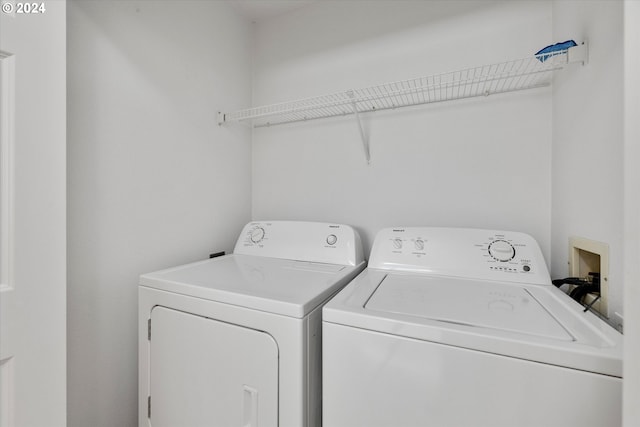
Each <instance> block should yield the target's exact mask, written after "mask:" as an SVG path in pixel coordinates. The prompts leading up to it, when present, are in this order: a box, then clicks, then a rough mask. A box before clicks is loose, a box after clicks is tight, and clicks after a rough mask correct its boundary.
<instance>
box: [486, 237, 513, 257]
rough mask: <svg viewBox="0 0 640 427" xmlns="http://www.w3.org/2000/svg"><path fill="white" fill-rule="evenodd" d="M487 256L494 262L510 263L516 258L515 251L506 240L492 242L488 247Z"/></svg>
mask: <svg viewBox="0 0 640 427" xmlns="http://www.w3.org/2000/svg"><path fill="white" fill-rule="evenodd" d="M489 255H491V257H492V258H493V259H495V260H496V261H500V262H507V261H511V260H512V259H513V258H514V257H515V256H516V249H515V248H514V247H513V246H512V245H511V243H509V242H507V241H506V240H494V241H493V242H491V244H490V245H489Z"/></svg>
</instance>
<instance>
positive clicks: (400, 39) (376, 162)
mask: <svg viewBox="0 0 640 427" xmlns="http://www.w3.org/2000/svg"><path fill="white" fill-rule="evenodd" d="M550 42H551V3H550V2H539V1H521V2H505V1H459V2H447V1H428V2H415V1H394V2H362V1H341V2H330V1H327V2H318V4H314V5H312V6H310V7H308V8H304V9H299V10H297V11H294V12H293V13H290V14H288V15H285V16H283V17H281V18H276V19H273V20H270V21H267V22H264V23H262V24H258V26H257V27H256V36H255V53H254V58H255V64H254V67H255V68H254V85H253V90H254V99H253V101H254V102H253V103H254V105H261V104H268V103H274V102H279V101H286V100H291V99H297V98H304V97H307V96H313V95H322V94H325V93H332V92H337V91H344V90H348V89H350V88H360V87H366V86H369V85H375V84H381V83H386V82H390V81H396V80H403V79H409V78H414V77H419V76H425V75H430V74H435V73H440V72H447V71H453V70H457V69H461V68H467V67H473V66H478V65H483V64H490V63H495V62H500V61H504V60H509V59H516V58H521V57H526V56H530V55H532V54H533V53H535V52H536V51H537V50H538V49H540V48H542V47H544V46H545V45H547V44H549V43H550ZM550 94H551V91H550V89H540V90H535V91H527V92H519V93H513V94H507V95H495V96H490V97H487V98H478V99H473V100H465V101H458V102H451V103H444V104H436V105H431V106H420V107H414V108H405V109H401V110H397V111H385V112H378V113H375V114H370V115H365V116H364V123H365V128H366V130H367V133H368V134H369V135H370V141H371V157H372V160H371V165H367V164H366V161H365V157H364V155H363V151H362V147H361V145H362V143H361V141H360V137H359V133H358V130H357V126H356V123H355V121H354V119H353V117H348V118H337V119H328V120H323V121H317V122H308V123H296V124H291V125H283V126H277V127H271V128H261V129H256V130H254V133H253V205H252V206H253V214H252V215H253V218H254V219H261V218H281V219H304V220H321V221H333V222H344V223H347V224H351V225H354V226H356V228H357V229H358V230H359V231H360V232H361V233H362V234H363V239H364V243H365V246H369V245H371V243H372V240H373V238H374V236H375V233H376V231H377V230H379V229H380V228H382V227H388V226H394V225H395V226H397V225H436V226H469V227H484V228H498V229H507V230H508V229H512V230H520V231H525V232H528V233H530V234H532V235H533V236H534V237H535V238H536V239H537V240H538V241H539V242H540V244H541V246H542V248H543V252H544V254H545V255H546V256H547V257H548V255H549V244H550V243H549V242H550V211H551V205H550V204H551V95H550Z"/></svg>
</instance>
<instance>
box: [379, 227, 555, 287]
mask: <svg viewBox="0 0 640 427" xmlns="http://www.w3.org/2000/svg"><path fill="white" fill-rule="evenodd" d="M369 267H370V268H379V269H386V270H394V271H415V272H425V273H433V274H441V275H447V276H458V277H467V278H477V279H487V280H505V281H515V282H521V283H530V284H531V283H532V284H545V285H547V284H550V283H551V280H550V278H549V272H548V270H547V265H546V262H545V260H544V257H543V255H542V252H541V250H540V247H539V246H538V243H537V242H536V241H535V239H533V237H531V236H529V235H528V234H525V233H519V232H513V231H498V230H483V229H471V228H440V227H394V228H387V229H384V230H381V231H380V232H379V233H378V235H377V236H376V238H375V240H374V242H373V248H372V249H371V257H370V260H369Z"/></svg>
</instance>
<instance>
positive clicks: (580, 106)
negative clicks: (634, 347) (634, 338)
mask: <svg viewBox="0 0 640 427" xmlns="http://www.w3.org/2000/svg"><path fill="white" fill-rule="evenodd" d="M622 22H623V9H622V2H621V1H617V0H616V1H609V0H602V1H588V2H576V1H571V0H567V1H562V0H560V1H555V2H554V3H553V38H554V40H558V41H561V40H566V39H575V40H576V42H581V41H583V40H588V42H589V63H588V65H586V66H584V67H583V66H581V65H577V64H575V65H574V70H573V71H570V72H565V73H558V74H557V75H556V78H555V80H554V86H553V153H552V159H553V176H552V183H553V203H552V206H553V211H552V212H553V213H552V250H551V253H552V255H553V256H552V258H551V273H552V276H554V277H565V276H567V275H568V272H569V271H568V267H567V262H568V244H569V243H568V239H569V236H580V237H586V238H589V239H592V240H597V241H600V242H605V243H607V244H608V245H609V256H610V262H609V314H610V318H611V321H612V322H613V323H614V324H615V323H617V322H618V321H619V319H617V318H616V316H615V314H614V313H615V312H618V313H620V314H622V301H623V300H622V289H623V274H622V259H623V200H624V198H623V189H624V177H623V121H622V113H623V53H622V52H623V43H622V40H623V39H622V36H623V31H622V28H623V26H622Z"/></svg>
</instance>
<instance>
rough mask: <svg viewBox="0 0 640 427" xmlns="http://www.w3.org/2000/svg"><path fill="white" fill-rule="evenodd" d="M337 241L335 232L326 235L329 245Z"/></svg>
mask: <svg viewBox="0 0 640 427" xmlns="http://www.w3.org/2000/svg"><path fill="white" fill-rule="evenodd" d="M337 241H338V237H337V236H336V235H335V234H329V235H328V236H327V243H328V244H329V245H335V244H336V242H337Z"/></svg>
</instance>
